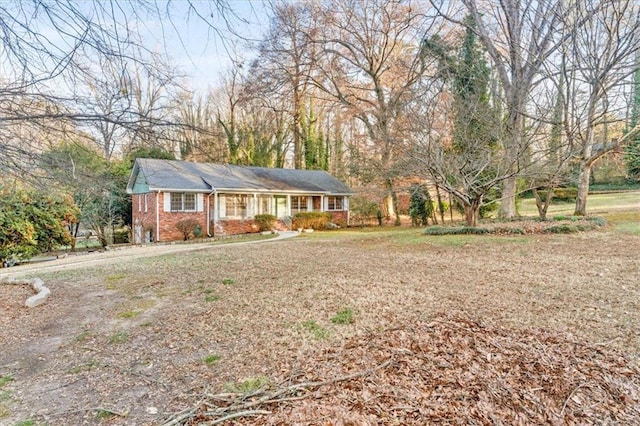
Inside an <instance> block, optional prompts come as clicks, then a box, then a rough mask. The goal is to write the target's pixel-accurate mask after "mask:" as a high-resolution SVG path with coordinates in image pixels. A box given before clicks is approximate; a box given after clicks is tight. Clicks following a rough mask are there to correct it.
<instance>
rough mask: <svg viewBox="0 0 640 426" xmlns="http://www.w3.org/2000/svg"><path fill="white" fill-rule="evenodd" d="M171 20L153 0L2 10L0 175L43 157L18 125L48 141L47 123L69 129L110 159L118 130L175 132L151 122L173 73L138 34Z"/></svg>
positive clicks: (217, 7) (57, 0)
mask: <svg viewBox="0 0 640 426" xmlns="http://www.w3.org/2000/svg"><path fill="white" fill-rule="evenodd" d="M187 4H188V5H189V10H193V11H197V10H198V8H200V5H197V6H198V7H196V6H194V5H193V4H192V3H187ZM224 4H225V3H224V2H222V1H218V2H212V3H210V4H209V5H210V6H211V8H212V11H211V14H212V15H213V14H220V13H226V12H225V10H223V9H224V8H223V9H221V6H223V5H224ZM191 6H193V7H191ZM200 9H201V8H200ZM170 13H172V12H171V8H170V2H169V3H167V4H166V8H165V7H164V6H163V5H161V4H160V3H157V2H155V1H145V2H138V3H135V4H133V3H130V2H121V1H117V0H110V1H101V2H91V3H82V2H80V3H78V2H75V1H73V0H54V1H44V0H25V1H17V0H16V1H5V2H0V33H2V41H1V42H0V43H1V49H0V61H1V63H2V79H1V80H0V128H2V129H3V133H4V136H5V138H4V139H3V144H4V143H7V142H4V141H8V140H10V141H11V149H6V150H5V152H4V153H5V155H3V156H2V157H0V168H1V169H2V170H3V174H5V173H6V174H10V173H13V174H15V175H17V176H24V175H23V172H24V171H27V172H31V171H33V167H34V164H37V161H35V157H37V156H38V155H39V153H40V152H41V149H40V147H39V146H38V145H37V144H33V143H32V142H31V141H30V140H29V139H28V138H26V137H25V134H24V133H21V132H20V131H19V129H24V128H25V126H28V127H30V128H32V129H33V128H36V127H37V128H39V129H40V132H41V133H49V132H55V131H57V130H58V129H56V127H57V126H56V125H53V126H52V123H57V122H65V123H71V125H72V127H73V130H74V131H79V132H82V133H83V134H84V136H85V137H93V138H95V139H96V140H98V141H99V142H100V144H101V145H102V147H103V153H104V155H105V157H107V158H109V157H110V156H111V155H113V153H114V151H115V149H116V147H115V144H114V142H115V140H116V135H117V136H118V138H119V137H120V136H121V135H120V134H118V132H129V133H130V134H133V135H134V139H140V137H142V133H147V136H145V138H148V130H149V129H151V128H153V129H154V131H157V129H165V128H167V127H169V126H172V125H174V124H176V123H174V122H172V121H171V120H170V119H169V117H168V116H166V115H165V114H158V106H159V103H158V92H157V91H156V89H157V88H158V87H160V86H162V87H163V90H164V89H166V88H167V85H168V84H169V83H170V82H172V81H173V78H174V75H175V74H174V73H173V70H172V68H170V67H166V66H164V64H163V63H162V61H158V60H157V54H156V52H154V51H152V49H149V48H148V47H146V46H145V45H144V42H143V39H144V37H143V36H141V35H140V33H139V31H141V30H144V29H145V28H144V22H146V21H147V20H148V18H156V19H155V20H156V21H157V22H165V21H164V20H163V19H161V18H165V17H167V15H168V14H170ZM196 17H197V18H198V19H200V20H202V19H205V18H208V17H209V15H206V17H205V16H200V15H196ZM171 18H172V19H173V20H170V21H171V24H169V25H168V26H167V28H165V30H166V31H167V32H169V31H171V32H173V33H175V29H176V27H175V22H176V21H177V19H178V17H176V16H171ZM136 76H140V79H137V77H136ZM149 82H153V83H152V86H153V87H147V83H149ZM92 92H93V95H92ZM134 92H135V93H134ZM165 93H166V92H165ZM96 94H97V95H98V96H95V95H96ZM140 95H142V96H140ZM178 124H179V123H178ZM67 127H68V126H67ZM143 129H144V131H143ZM13 130H17V131H15V132H13V133H11V134H8V133H9V132H12V131H13ZM30 158H34V160H33V161H31V160H29V159H30Z"/></svg>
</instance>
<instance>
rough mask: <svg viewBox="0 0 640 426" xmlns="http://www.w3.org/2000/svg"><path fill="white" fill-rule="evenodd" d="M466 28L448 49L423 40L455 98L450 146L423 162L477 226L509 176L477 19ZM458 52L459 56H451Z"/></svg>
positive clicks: (432, 150)
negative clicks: (502, 168) (503, 168)
mask: <svg viewBox="0 0 640 426" xmlns="http://www.w3.org/2000/svg"><path fill="white" fill-rule="evenodd" d="M465 24H466V25H467V28H466V32H465V35H464V38H463V40H462V43H461V45H460V46H459V47H458V48H457V49H455V47H452V46H448V45H447V44H446V42H444V41H442V40H441V39H439V38H437V37H434V38H432V39H430V40H427V41H425V42H423V45H422V47H423V53H424V54H428V55H431V56H433V57H435V58H437V59H438V60H439V66H440V72H439V75H440V77H441V78H442V79H443V80H445V82H447V83H449V85H450V87H451V92H452V95H453V117H454V118H453V123H452V141H451V144H448V143H442V145H441V146H432V147H431V148H430V150H429V151H428V152H427V155H429V156H431V158H430V160H428V161H426V162H425V164H426V165H427V168H428V169H429V171H430V172H431V174H432V176H433V179H434V181H435V183H436V184H437V185H438V186H439V187H441V188H445V189H446V190H447V191H449V193H451V194H452V195H453V196H454V197H456V199H457V200H458V201H459V203H460V204H461V205H462V206H463V208H464V214H465V220H466V222H467V224H468V225H469V226H475V225H476V223H477V221H478V217H479V216H480V207H481V206H482V204H483V201H484V198H485V197H486V196H488V195H489V194H490V193H491V192H492V191H494V192H495V187H496V185H498V184H499V183H500V182H501V181H503V180H504V179H505V178H507V177H508V176H509V175H504V174H503V175H498V171H497V170H498V168H497V167H496V165H497V164H498V162H499V161H500V158H501V156H500V155H499V154H500V153H499V146H498V143H497V142H498V140H497V137H496V134H497V132H498V131H499V129H500V127H501V126H500V121H499V118H498V115H499V114H498V112H497V109H496V107H495V106H494V105H492V103H491V99H490V96H489V83H490V81H491V80H490V78H491V76H490V72H489V67H488V65H487V60H486V52H485V51H484V50H483V49H482V47H481V45H480V44H479V42H478V40H477V38H476V31H475V21H474V20H473V18H472V17H471V16H468V17H467V18H466V19H465ZM451 50H457V52H458V54H457V56H450V55H449V54H448V52H449V51H451Z"/></svg>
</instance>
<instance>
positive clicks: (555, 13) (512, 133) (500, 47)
mask: <svg viewBox="0 0 640 426" xmlns="http://www.w3.org/2000/svg"><path fill="white" fill-rule="evenodd" d="M463 3H464V5H465V6H466V7H467V9H468V11H469V12H470V13H471V15H472V17H473V19H474V20H475V22H476V25H477V33H478V36H479V38H480V40H481V42H482V43H483V44H484V46H485V48H486V49H487V52H488V53H489V55H490V57H491V60H492V67H493V68H495V70H496V73H497V76H498V79H499V81H500V85H501V91H502V92H503V104H504V114H505V119H504V123H505V129H504V130H505V137H504V140H503V145H504V149H505V152H506V155H505V157H504V160H505V162H506V164H507V165H508V168H509V170H510V173H511V176H510V177H509V178H508V179H505V181H504V187H503V193H502V203H501V214H502V216H504V217H506V218H511V217H513V216H515V214H516V209H515V198H516V178H517V176H518V175H519V174H520V172H521V170H520V167H521V166H522V164H521V159H522V156H523V155H525V154H526V151H527V149H528V148H529V146H530V143H531V141H530V140H529V139H528V138H527V135H526V132H525V125H524V123H525V117H527V116H528V113H527V104H528V102H529V100H530V95H531V89H532V88H533V87H534V86H535V85H536V83H537V81H536V76H537V75H538V73H539V71H540V69H541V67H542V66H543V64H544V63H545V61H547V60H548V59H549V57H550V56H551V55H552V54H553V53H554V52H555V51H556V50H557V49H558V47H559V46H561V45H562V43H563V42H564V40H565V39H564V38H563V37H562V36H559V35H561V34H562V32H561V31H560V29H561V28H562V25H563V24H564V23H565V20H564V18H563V8H562V7H561V6H562V5H563V1H562V0H524V1H521V0H502V1H500V2H483V1H479V0H464V1H463ZM439 9H440V10H441V13H442V14H443V15H445V16H447V18H448V19H450V20H452V21H456V22H459V20H458V19H456V17H455V16H454V15H453V14H452V11H444V10H443V9H442V7H439Z"/></svg>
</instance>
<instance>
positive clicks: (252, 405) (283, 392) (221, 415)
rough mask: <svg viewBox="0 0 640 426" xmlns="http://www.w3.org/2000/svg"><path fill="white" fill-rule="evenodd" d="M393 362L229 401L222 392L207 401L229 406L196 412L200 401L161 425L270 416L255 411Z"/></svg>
mask: <svg viewBox="0 0 640 426" xmlns="http://www.w3.org/2000/svg"><path fill="white" fill-rule="evenodd" d="M393 362H394V360H393V359H392V358H391V359H388V360H386V361H385V362H383V363H382V364H379V365H377V366H375V367H373V368H370V369H368V370H365V371H360V372H357V373H353V374H348V375H346V376H341V377H337V378H335V379H329V380H321V381H313V382H302V383H296V384H294V385H291V386H287V387H284V388H281V389H277V390H275V391H273V392H267V391H266V390H265V389H260V390H257V391H255V392H252V393H250V394H239V395H237V396H236V397H235V398H234V399H229V398H228V397H230V396H233V395H234V394H230V393H221V394H218V395H208V396H207V397H208V399H210V400H214V401H218V402H223V403H226V404H228V405H225V406H223V407H218V408H216V409H214V410H210V411H205V412H198V410H199V408H200V407H201V406H202V404H203V403H206V401H204V400H201V401H200V402H198V404H197V405H196V406H195V407H192V408H189V409H186V410H183V411H181V412H180V413H178V414H176V415H175V417H173V418H171V419H169V420H168V421H167V422H166V423H164V426H175V425H178V424H183V423H182V422H184V421H186V420H190V419H192V418H193V417H195V416H196V415H199V416H206V417H211V418H212V422H211V423H210V424H219V423H222V422H225V421H227V420H231V419H236V418H240V417H246V416H256V415H263V414H271V412H270V411H266V410H260V409H258V408H259V407H260V406H263V405H272V404H281V403H284V402H290V401H298V400H300V399H304V398H306V395H301V396H291V394H295V393H296V392H299V391H302V390H309V389H317V388H319V387H322V386H327V385H332V384H336V383H340V382H346V381H350V380H354V379H358V378H361V377H365V376H368V375H371V374H373V373H374V372H376V371H378V370H380V369H383V368H386V367H388V366H389V365H391V364H392V363H393ZM255 397H259V398H258V399H255V400H251V401H247V400H248V399H250V398H255ZM206 404H207V405H209V406H215V404H209V403H206Z"/></svg>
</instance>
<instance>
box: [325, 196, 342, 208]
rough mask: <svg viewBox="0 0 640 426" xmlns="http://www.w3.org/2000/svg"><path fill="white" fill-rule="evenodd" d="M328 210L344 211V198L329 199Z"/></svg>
mask: <svg viewBox="0 0 640 426" xmlns="http://www.w3.org/2000/svg"><path fill="white" fill-rule="evenodd" d="M327 209H328V210H344V197H327Z"/></svg>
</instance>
